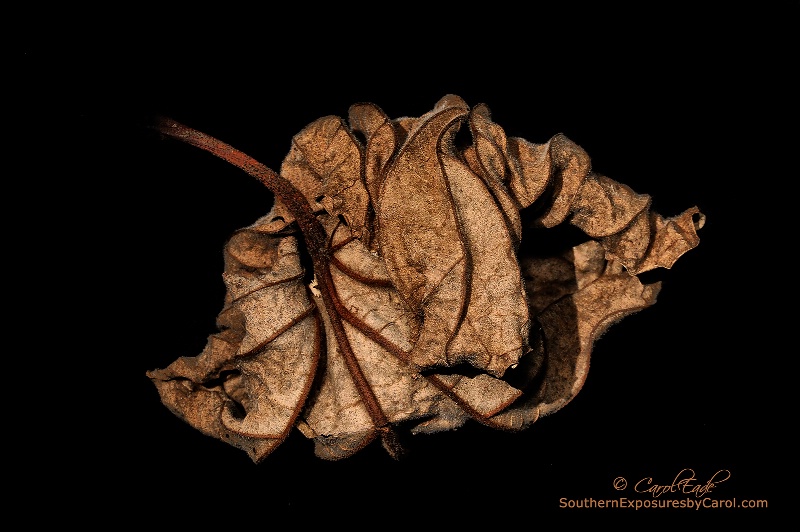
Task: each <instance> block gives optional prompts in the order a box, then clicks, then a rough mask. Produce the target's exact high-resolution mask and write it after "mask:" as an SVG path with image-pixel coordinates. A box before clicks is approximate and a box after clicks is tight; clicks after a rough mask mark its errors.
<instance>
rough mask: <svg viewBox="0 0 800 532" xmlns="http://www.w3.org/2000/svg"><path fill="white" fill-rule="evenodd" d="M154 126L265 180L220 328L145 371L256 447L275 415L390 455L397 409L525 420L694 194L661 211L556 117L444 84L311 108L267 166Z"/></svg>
mask: <svg viewBox="0 0 800 532" xmlns="http://www.w3.org/2000/svg"><path fill="white" fill-rule="evenodd" d="M155 127H157V129H158V130H159V131H161V132H162V133H164V134H166V135H168V136H170V137H174V138H177V139H180V140H183V141H185V142H188V143H190V144H193V145H196V146H198V147H200V148H202V149H205V150H207V151H209V152H210V153H212V154H214V155H216V156H218V157H221V158H223V159H225V160H227V161H229V162H230V163H231V164H234V165H236V166H238V167H240V168H242V169H243V170H245V171H246V172H248V173H250V174H251V175H252V176H254V177H255V178H257V179H259V180H260V181H261V182H262V183H264V184H265V185H266V186H267V187H269V188H270V190H272V191H273V192H274V193H275V203H274V205H273V207H272V209H271V210H270V212H268V213H267V214H266V215H265V216H263V217H262V218H260V219H259V220H257V221H256V222H255V223H254V224H253V225H251V226H249V227H246V228H243V229H241V230H240V231H238V232H236V233H235V234H234V235H233V236H232V237H231V239H230V240H229V241H228V242H227V244H226V246H225V272H224V274H223V279H224V281H225V285H226V288H227V293H226V299H225V305H224V307H223V309H222V311H221V312H220V315H219V317H218V326H219V328H220V332H219V333H218V334H215V335H212V336H210V337H209V339H208V343H207V345H206V348H205V349H204V350H203V352H202V353H200V354H199V355H198V356H196V357H183V358H179V359H178V360H176V361H175V362H173V363H172V364H171V365H169V366H168V367H167V368H164V369H156V370H153V371H150V372H148V376H149V377H150V378H151V379H152V381H153V382H154V384H155V385H156V387H157V389H158V391H159V393H160V396H161V400H162V402H163V403H164V404H165V405H166V406H167V407H168V408H169V409H170V410H171V411H172V412H174V413H175V414H176V415H177V416H178V417H180V418H182V419H184V420H185V421H186V422H187V423H189V424H190V425H192V426H194V427H195V428H197V429H198V430H199V431H201V432H203V433H204V434H207V435H210V436H212V437H215V438H219V439H221V440H223V441H226V442H228V443H230V444H231V445H233V446H235V447H238V448H240V449H243V450H244V451H246V452H247V453H248V454H249V455H250V457H251V458H252V459H253V460H254V461H256V462H257V461H260V460H262V459H264V458H265V457H266V456H268V454H269V453H270V452H271V451H272V450H273V449H275V447H276V446H277V445H279V444H280V443H281V442H282V441H283V440H284V439H285V438H286V435H287V434H288V432H289V431H290V430H291V428H293V427H296V428H297V429H298V430H299V431H300V432H301V433H302V434H304V435H305V436H306V437H307V438H309V439H311V440H313V441H314V449H315V451H314V452H315V454H316V455H317V456H319V457H322V458H325V459H332V460H338V459H342V458H345V457H348V456H351V455H352V454H354V453H356V452H357V451H358V450H360V449H362V448H364V446H366V445H368V444H370V442H372V441H373V440H375V439H376V438H378V439H380V440H381V441H382V443H383V445H384V447H385V448H386V450H387V451H388V452H389V453H390V454H391V455H392V456H395V457H399V456H400V455H401V454H402V452H403V448H402V446H401V445H400V444H399V443H398V442H399V439H398V434H397V432H398V431H399V430H401V429H400V427H403V430H408V432H409V433H410V434H422V433H432V432H440V431H446V430H453V429H455V428H458V427H460V426H462V425H463V424H464V423H467V422H468V421H469V420H474V421H476V422H479V423H483V424H485V425H488V426H490V427H494V428H497V429H501V430H512V431H513V430H522V429H525V428H527V427H529V426H530V425H531V424H532V423H534V422H536V421H537V420H538V419H539V418H540V417H542V416H544V415H548V414H552V413H553V412H556V411H558V410H559V409H561V408H563V407H564V405H566V404H567V403H568V402H569V401H570V400H571V399H572V398H573V397H575V395H576V394H577V393H578V392H579V391H580V389H581V387H582V385H583V383H584V382H585V380H586V378H587V373H588V368H589V359H590V355H591V351H592V347H593V345H594V343H595V342H596V341H597V339H598V338H599V337H600V335H602V333H603V332H604V331H606V330H607V329H608V327H610V326H611V325H613V324H614V323H616V322H618V321H619V320H620V319H622V318H623V317H625V316H627V315H630V314H631V313H634V312H638V311H640V310H642V309H644V308H647V307H649V306H651V305H653V304H654V303H655V301H656V295H657V294H658V292H659V290H660V285H659V284H658V283H656V284H642V282H641V281H640V280H639V278H638V277H637V276H636V275H637V274H638V273H641V272H644V271H647V270H650V269H653V268H659V267H661V268H670V267H671V266H672V264H673V263H674V262H675V261H676V260H677V259H678V258H679V257H680V256H681V255H682V254H684V253H685V252H686V251H688V250H690V249H692V248H694V247H695V246H697V245H698V243H699V239H698V237H697V234H696V231H697V230H698V229H699V228H700V227H702V225H703V222H704V216H703V215H702V214H701V213H700V211H699V210H698V209H697V208H696V207H692V208H690V209H687V210H686V211H685V212H684V213H682V214H681V215H679V216H677V217H675V218H667V219H665V218H663V217H662V216H661V215H659V214H657V213H654V212H652V211H651V210H650V205H651V201H650V197H649V196H647V195H641V194H638V193H636V192H634V191H633V190H631V189H630V188H629V187H627V186H625V185H622V184H620V183H616V182H615V181H613V180H611V179H609V178H607V177H605V176H602V175H600V174H597V173H595V172H594V171H593V170H592V167H591V161H590V159H589V157H588V155H587V154H586V153H585V152H584V151H583V150H582V149H581V148H580V147H579V146H577V145H575V144H574V143H573V142H571V141H570V140H569V139H567V138H566V137H564V136H563V135H560V134H559V135H555V136H553V137H552V138H551V139H550V140H549V141H547V142H545V143H543V144H534V143H531V142H529V141H526V140H524V139H521V138H515V137H511V138H509V137H507V136H506V135H505V132H504V131H503V129H502V128H501V127H500V126H499V125H497V124H495V123H494V122H492V120H491V117H490V112H489V109H488V107H487V106H486V105H483V104H481V105H478V106H476V107H474V108H472V109H470V108H469V106H468V105H467V104H466V102H464V101H463V100H462V99H461V98H459V97H458V96H455V95H446V96H445V97H444V98H442V99H441V100H440V101H439V102H437V103H436V104H435V105H434V107H433V109H432V110H431V111H430V112H428V113H425V114H423V115H421V116H419V117H417V118H413V117H403V118H399V119H391V118H389V117H388V116H386V114H385V113H384V112H383V111H382V110H381V109H380V108H379V107H377V106H376V105H374V104H371V103H360V104H356V105H353V106H352V107H351V108H350V110H349V113H348V119H347V122H345V121H344V120H342V119H340V118H338V117H334V116H329V117H324V118H321V119H319V120H317V121H315V122H313V123H312V124H310V125H309V126H307V127H306V128H304V129H303V130H302V131H301V132H300V133H299V134H297V135H296V136H295V137H294V139H293V142H292V146H291V149H290V151H289V153H288V154H287V156H286V158H285V160H284V162H283V164H282V166H281V174H280V175H278V174H276V173H275V172H273V171H272V170H270V169H268V168H266V167H264V166H263V165H261V164H260V163H258V162H257V161H254V160H252V159H250V158H249V157H248V156H246V155H245V154H242V153H241V152H238V151H237V150H235V149H234V148H232V147H230V146H228V145H225V144H223V143H221V142H220V141H218V140H216V139H213V138H211V137H208V136H206V135H204V134H202V133H200V132H197V131H194V130H192V129H191V128H187V127H186V126H183V125H181V124H177V123H175V122H174V121H171V120H168V119H165V120H163V121H161V122H159V123H158V124H156V126H155ZM462 127H467V128H468V132H469V133H470V134H471V136H472V143H471V144H470V145H468V146H465V147H460V146H457V145H456V144H455V143H454V135H455V134H456V132H457V131H458V130H459V129H460V128H462ZM360 139H362V140H360ZM526 209H528V211H527V212H528V214H529V215H528V216H525V217H523V216H522V213H523V212H526ZM530 214H532V216H531V215H530ZM523 219H527V220H531V221H530V223H529V224H523V223H522V220H523ZM563 223H569V224H571V225H573V226H575V227H577V228H578V229H580V230H581V231H583V232H584V233H585V234H586V237H587V239H586V241H585V242H584V243H582V244H580V245H578V246H575V247H574V248H572V249H571V250H568V251H567V252H565V253H562V254H559V255H557V256H550V257H542V256H538V255H535V254H534V251H535V250H532V247H531V246H522V245H521V244H522V243H525V242H526V240H527V239H528V238H531V235H532V232H535V231H546V230H549V229H550V228H552V227H554V226H556V225H559V224H563ZM304 253H307V254H309V255H310V258H311V264H312V265H313V272H309V273H313V281H312V282H310V283H308V282H307V279H309V278H310V277H309V276H308V275H307V273H306V272H304V271H303V268H302V266H301V264H302V263H303V262H302V261H301V255H302V254H304Z"/></svg>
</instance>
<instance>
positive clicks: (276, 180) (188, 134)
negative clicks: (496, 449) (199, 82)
mask: <svg viewBox="0 0 800 532" xmlns="http://www.w3.org/2000/svg"><path fill="white" fill-rule="evenodd" d="M153 128H154V129H156V130H157V131H158V132H160V133H161V134H163V135H166V136H168V137H171V138H174V139H177V140H180V141H183V142H185V143H187V144H190V145H192V146H195V147H197V148H200V149H202V150H205V151H207V152H209V153H211V154H212V155H215V156H217V157H219V158H220V159H222V160H224V161H226V162H228V163H230V164H232V165H234V166H236V167H237V168H240V169H242V170H244V171H245V172H246V173H247V174H248V175H250V176H252V177H254V178H256V179H258V180H259V181H260V182H261V183H262V184H263V185H264V186H266V187H267V188H268V189H269V190H270V191H271V192H272V193H273V194H275V195H276V196H277V197H279V198H280V199H281V201H282V202H283V204H284V205H285V206H286V208H288V209H289V211H290V212H291V213H292V215H293V216H294V217H295V219H296V220H297V225H298V226H299V227H300V231H301V232H302V233H303V238H304V239H305V243H306V247H307V249H308V252H309V253H310V255H311V261H312V264H313V267H314V274H315V277H316V280H317V286H318V288H319V291H320V293H321V294H322V296H321V297H322V300H323V303H324V304H325V306H326V308H328V309H331V310H332V312H329V313H328V315H329V317H330V324H331V328H332V329H333V334H334V336H335V338H336V343H337V345H338V346H339V350H340V351H341V353H342V357H343V358H344V361H345V363H346V364H347V368H348V370H349V371H350V375H351V376H352V378H353V382H354V383H355V386H356V388H357V389H358V393H359V395H360V396H361V399H362V400H363V401H364V405H365V407H366V409H367V411H368V412H369V415H370V417H371V418H372V422H373V423H374V424H375V426H376V428H377V429H378V431H379V432H380V433H381V437H382V439H383V443H384V446H385V447H386V448H387V450H388V451H389V452H390V453H391V454H392V456H393V457H395V458H396V457H397V456H398V455H399V454H400V453H401V452H402V450H401V449H400V448H399V445H398V444H397V438H396V435H395V434H394V433H393V431H392V429H391V427H390V426H389V420H388V418H387V417H386V414H385V413H384V412H383V409H382V408H381V406H380V403H378V399H377V397H376V396H375V393H374V392H373V391H372V388H371V387H370V384H369V382H368V381H367V379H366V377H365V376H364V372H363V371H362V370H361V366H360V365H359V364H358V360H357V359H356V356H355V353H354V352H353V349H352V347H351V346H350V341H349V340H348V339H347V334H346V332H345V329H344V325H343V324H342V320H341V317H340V316H341V315H342V313H344V312H346V309H345V307H344V305H342V303H341V301H340V300H339V297H338V296H337V294H336V290H335V287H334V284H333V279H332V278H331V272H330V262H331V258H332V253H331V250H330V247H329V246H328V243H327V238H326V235H325V230H324V228H323V227H322V224H321V223H320V222H319V220H317V218H316V216H315V215H314V212H313V211H312V209H311V206H310V205H309V204H308V201H307V200H306V199H305V197H304V196H303V194H302V193H301V192H300V191H299V190H297V188H296V187H295V186H294V185H293V184H292V183H291V182H289V181H288V180H286V179H284V178H283V177H281V176H280V175H279V174H278V173H276V172H275V171H273V170H272V169H270V168H269V167H267V166H265V165H264V164H262V163H260V162H258V161H256V160H255V159H253V158H252V157H250V156H249V155H247V154H245V153H243V152H241V151H239V150H237V149H236V148H234V147H232V146H230V145H228V144H226V143H224V142H222V141H220V140H218V139H216V138H214V137H211V136H209V135H206V134H205V133H202V132H200V131H197V130H195V129H193V128H191V127H188V126H185V125H183V124H181V123H179V122H176V121H175V120H172V119H170V118H159V119H157V120H156V121H155V124H154V125H153Z"/></svg>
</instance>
